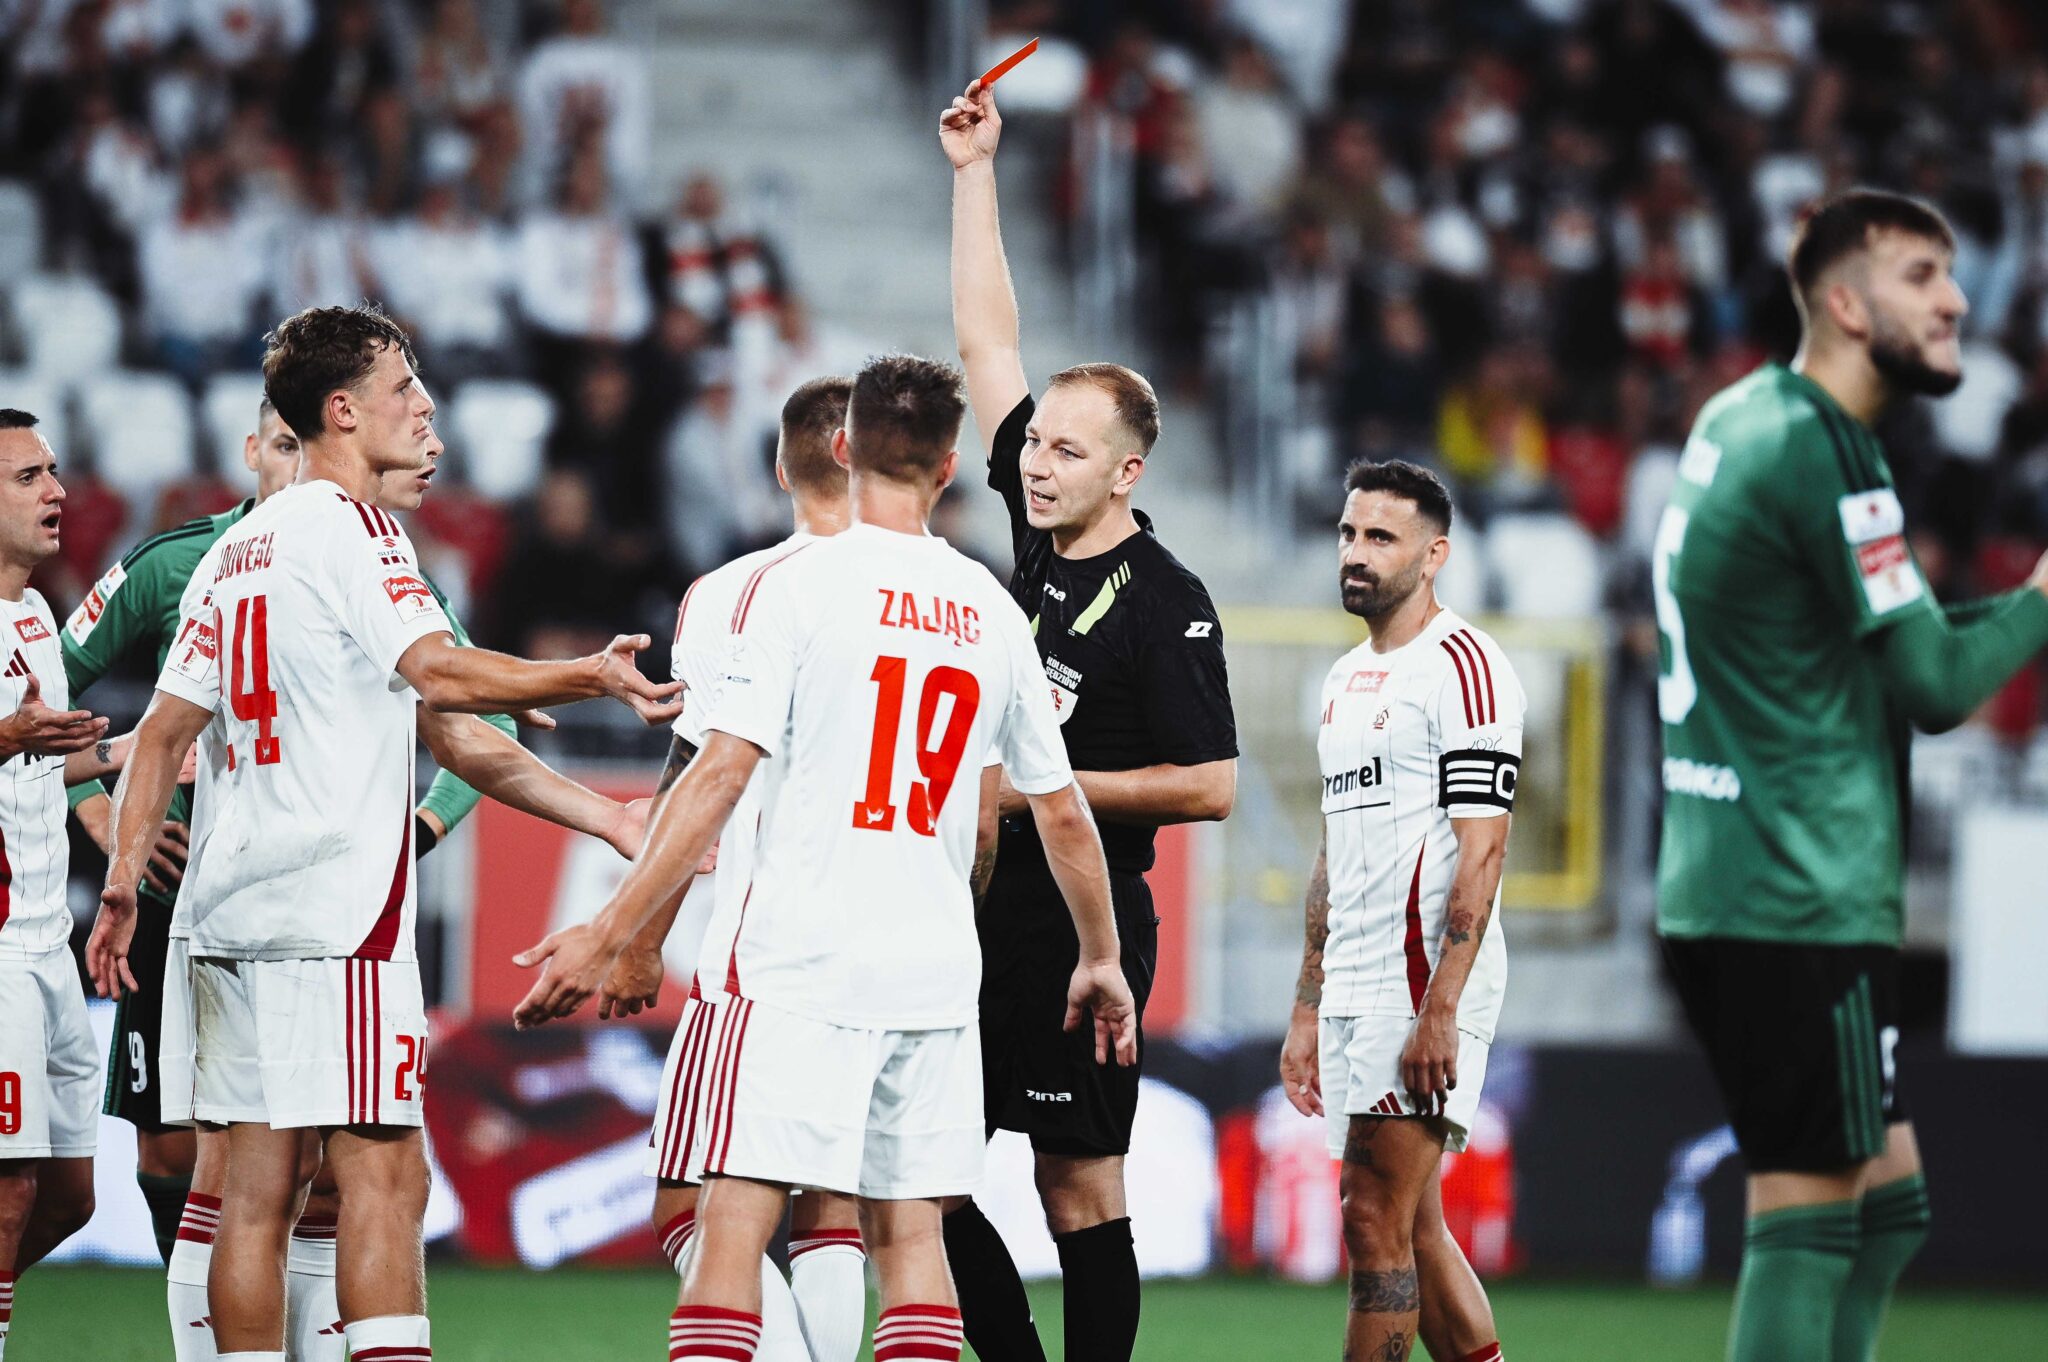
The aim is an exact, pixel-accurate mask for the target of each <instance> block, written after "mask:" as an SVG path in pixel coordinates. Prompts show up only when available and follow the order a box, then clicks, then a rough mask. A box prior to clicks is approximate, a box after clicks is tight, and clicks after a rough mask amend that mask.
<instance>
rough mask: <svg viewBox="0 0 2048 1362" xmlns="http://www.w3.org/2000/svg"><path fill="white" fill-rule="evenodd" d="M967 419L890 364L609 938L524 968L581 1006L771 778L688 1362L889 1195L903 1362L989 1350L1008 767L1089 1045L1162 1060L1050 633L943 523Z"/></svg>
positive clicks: (882, 369) (724, 1038)
mask: <svg viewBox="0 0 2048 1362" xmlns="http://www.w3.org/2000/svg"><path fill="white" fill-rule="evenodd" d="M964 409H965V402H964V399H963V397H962V395H961V389H960V378H959V375H958V373H957V372H956V371H954V370H953V369H951V368H949V367H947V366H945V365H942V364H937V363H934V362H932V361H929V360H921V359H912V358H908V357H890V358H885V359H878V360H874V361H871V362H870V363H869V364H868V365H867V367H866V368H864V369H862V370H861V372H860V374H859V375H858V376H857V377H856V378H855V379H854V384H853V395H852V399H851V401H850V403H849V405H848V410H847V423H846V428H845V430H844V431H843V432H842V433H841V434H839V435H838V436H837V437H836V438H835V440H834V454H835V457H837V458H838V459H839V460H840V461H841V462H843V463H845V464H846V465H847V466H848V468H849V470H850V497H851V500H852V504H853V520H854V523H853V526H852V528H850V529H848V530H847V531H846V532H845V533H844V534H841V535H838V536H836V537H835V538H832V539H829V540H824V541H822V542H819V543H815V544H810V545H806V546H804V547H802V548H799V549H798V550H797V551H796V552H795V553H793V554H791V555H789V556H788V557H786V558H783V559H781V560H779V561H777V562H776V563H775V564H774V565H773V566H772V567H770V568H768V569H767V570H766V571H765V572H760V573H757V574H756V576H755V578H754V580H753V581H752V582H751V583H750V584H749V585H748V587H747V589H746V590H745V591H744V592H743V593H742V594H741V596H740V599H739V602H738V604H737V606H736V608H735V611H734V616H733V635H734V637H733V643H732V648H731V651H730V653H729V654H728V657H727V660H726V663H725V665H724V667H723V668H722V669H721V670H722V671H723V673H724V674H723V676H722V677H721V678H720V679H719V681H718V683H717V684H718V693H717V694H716V695H714V696H713V697H712V699H711V702H710V706H709V712H708V713H707V714H706V716H705V720H704V728H705V732H706V735H707V736H706V740H705V744H704V748H703V750H702V751H701V752H700V753H698V755H697V759H696V760H695V761H694V762H692V763H691V765H690V769H689V771H688V772H687V773H686V774H685V775H684V776H683V779H682V781H681V782H680V783H679V784H678V785H677V786H676V788H675V790H674V791H673V792H672V793H671V795H670V797H669V799H668V801H667V803H666V804H665V805H664V806H663V808H662V809H661V810H660V811H659V812H658V813H657V814H656V816H655V821H654V825H653V827H652V830H651V831H650V834H649V838H648V844H647V846H646V848H645V849H644V850H643V851H642V852H641V855H640V857H639V858H638V859H637V860H636V861H635V863H634V867H633V869H632V871H631V872H629V873H628V875H627V877H626V880H625V882H624V883H623V884H621V886H620V888H619V891H618V893H617V894H615V895H614V896H613V899H612V901H611V902H610V903H608V904H607V905H606V906H605V908H604V909H603V910H602V911H600V912H599V914H598V916H597V918H596V919H595V920H594V921H592V922H591V923H588V924H585V925H581V926H577V927H571V928H568V929H566V930H564V931H561V932H557V933H555V934H553V935H552V936H550V937H548V938H547V939H546V940H545V941H543V942H542V943H541V944H540V945H538V946H536V947H535V948H533V949H532V950H530V951H528V952H526V953H525V954H524V955H523V956H521V957H519V959H520V960H521V962H522V963H526V964H539V963H541V962H543V961H545V962H546V964H547V970H546V972H545V973H544V974H543V976H542V977H541V979H540V980H539V981H538V982H537V983H536V984H535V985H534V988H533V990H532V992H530V993H529V994H528V995H527V997H526V999H525V1001H523V1002H522V1003H521V1004H520V1007H519V1009H518V1012H517V1014H516V1015H517V1017H518V1019H519V1020H520V1021H521V1023H522V1024H525V1025H532V1024H535V1023H538V1022H541V1021H545V1020H547V1019H548V1018H550V1017H558V1016H565V1015H567V1014H568V1013H569V1012H571V1011H573V1010H575V1008H576V1007H577V1006H579V1005H580V1004H581V1002H582V1001H583V999H585V998H587V997H588V996H590V994H591V993H593V992H594V991H596V989H597V988H598V986H599V984H600V983H601V982H602V980H603V978H604V976H605V972H606V971H607V970H608V969H609V968H610V966H611V963H612V961H613V959H614V958H615V957H616V956H617V955H618V953H619V951H620V950H621V949H623V947H624V946H625V944H626V943H627V942H628V941H629V940H631V939H632V937H633V935H634V933H635V932H637V931H638V930H639V928H640V927H641V925H642V924H643V923H645V921H646V920H647V919H648V917H650V916H651V915H652V914H653V912H654V911H655V910H656V908H657V907H658V906H659V904H660V903H661V902H662V901H663V899H664V897H665V896H666V895H667V894H669V893H671V892H672V891H673V889H674V887H675V886H676V885H677V884H678V883H679V882H680V881H681V880H682V879H683V877H684V876H686V875H687V874H688V873H689V871H690V869H691V868H692V867H693V866H695V865H696V864H697V861H698V858H699V857H701V856H702V855H703V853H704V851H705V849H706V848H707V847H708V846H709V845H710V844H711V841H712V838H713V837H714V836H716V835H717V833H718V830H719V829H720V828H721V827H723V826H724V825H725V822H726V819H727V817H728V815H729V814H730V813H731V812H732V809H733V807H734V805H735V804H736V803H737V801H738V800H739V798H740V795H741V793H742V792H743V791H744V790H745V789H746V787H747V783H748V782H749V780H751V779H752V777H753V775H754V772H755V770H756V769H757V768H758V769H760V770H761V772H762V781H763V783H762V787H761V792H760V793H761V823H760V832H759V838H758V842H757V845H756V855H755V862H754V869H753V876H752V885H751V888H750V889H749V891H748V893H747V895H746V907H745V911H744V914H743V916H742V920H741V922H740V924H739V929H738V932H737V933H736V935H735V937H734V939H733V941H732V943H731V944H730V945H729V946H725V947H723V948H722V949H721V952H720V953H721V954H722V955H723V956H724V959H723V960H722V961H721V962H715V963H714V962H712V961H709V960H707V961H706V962H705V967H704V970H703V973H705V974H708V975H709V976H710V977H713V978H717V977H720V976H723V978H724V979H725V982H726V987H727V992H728V993H729V994H730V996H729V997H728V998H727V999H726V1000H725V1001H724V1002H723V1003H721V1004H720V1006H719V1009H718V1017H719V1026H718V1034H717V1036H716V1037H714V1038H713V1040H712V1046H713V1051H712V1061H711V1066H710V1070H709V1075H710V1076H709V1081H708V1084H707V1088H706V1093H707V1101H706V1110H705V1115H704V1117H703V1122H704V1128H703V1129H702V1130H701V1131H700V1132H699V1134H698V1145H699V1154H698V1157H697V1159H696V1160H695V1162H696V1164H697V1165H699V1166H701V1167H702V1169H703V1170H704V1173H705V1185H704V1196H703V1202H702V1207H701V1213H700V1216H699V1224H698V1230H697V1234H698V1238H699V1244H698V1247H697V1251H696V1255H695V1257H694V1258H693V1260H692V1262H691V1264H690V1271H689V1275H688V1277H687V1278H686V1279H685V1280H684V1283H683V1291H682V1304H681V1305H680V1306H679V1307H678V1309H677V1310H676V1312H675V1315H674V1316H673V1317H672V1320H671V1323H670V1328H669V1357H670V1358H671V1362H713V1359H717V1360H718V1362H748V1359H751V1358H753V1357H754V1356H755V1349H756V1346H757V1344H758V1342H759V1339H760V1327H761V1321H760V1273H759V1269H758V1266H757V1265H758V1262H759V1260H760V1255H761V1253H762V1251H763V1250H764V1249H765V1248H766V1247H767V1244H768V1239H769V1236H770V1235H771V1234H772V1233H773V1231H774V1228H775V1225H776V1223H777V1221H778V1220H779V1219H780V1217H781V1215H782V1212H783V1207H784V1204H785V1202H786V1200H787V1197H788V1194H789V1191H790V1189H791V1188H793V1187H822V1188H826V1189H828V1190H832V1191H837V1192H850V1193H856V1194H858V1195H859V1196H860V1197H861V1219H862V1231H863V1234H864V1237H865V1239H866V1242H867V1246H868V1252H869V1255H870V1256H871V1258H872V1259H873V1261H874V1264H875V1268H876V1274H877V1276H878V1278H879V1280H880V1284H881V1296H882V1315H881V1322H880V1324H879V1325H878V1326H877V1327H876V1330H875V1339H874V1342H875V1357H876V1359H877V1362H896V1360H897V1359H905V1358H913V1357H914V1358H924V1359H952V1358H958V1356H959V1355H960V1346H961V1343H960V1317H959V1310H958V1306H957V1304H956V1298H955V1296H954V1292H953V1284H952V1280H951V1277H950V1275H949V1273H948V1272H947V1269H946V1260H945V1253H944V1250H943V1248H942V1245H941V1239H940V1229H939V1204H940V1199H941V1198H943V1197H945V1196H948V1195H957V1194H960V1193H965V1192H967V1191H970V1190H972V1189H973V1187H974V1186H975V1184H976V1183H977V1182H978V1181H979V1179H980V1176H981V1165H982V1148H983V1142H984V1135H983V1127H982V1120H981V1076H980V1062H979V1053H980V1052H979V1048H978V1046H979V1039H978V1036H977V1034H976V1024H975V1008H976V994H977V990H978V987H979V983H980V975H981V958H980V948H979V946H978V944H977V940H976V937H975V931H974V917H973V906H972V891H971V889H970V868H969V863H970V860H971V858H972V857H973V855H974V848H975V838H976V830H977V826H978V824H979V822H980V816H979V814H980V811H979V809H978V807H977V801H976V799H975V795H976V793H977V789H976V787H977V785H978V784H979V783H980V782H979V780H978V779H977V777H978V776H979V775H980V774H981V771H982V767H983V765H985V763H984V762H983V760H982V759H983V758H984V757H985V756H987V755H988V754H989V752H990V749H991V748H992V747H993V748H995V749H997V750H998V755H999V756H1000V758H1001V761H1002V764H1003V766H1004V767H1005V769H1006V770H1007V773H1008V775H1009V779H1010V782H1011V784H1012V785H1014V786H1015V787H1016V788H1017V789H1018V790H1019V791H1021V792H1023V793H1024V794H1025V795H1026V797H1027V798H1028V799H1029V800H1030V803H1031V808H1032V813H1033V816H1034V818H1035V820H1036V821H1037V824H1038V827H1039V829H1040V832H1041V834H1042V836H1043V837H1044V840H1045V843H1046V847H1047V851H1048V855H1049V860H1050V863H1051V866H1052V868H1053V872H1054V874H1055V876H1056V877H1057V878H1058V882H1059V885H1060V889H1061V891H1062V893H1064V894H1065V896H1066V898H1067V902H1068V905H1069V908H1070V911H1071V912H1072V914H1073V916H1074V919H1075V926H1076V930H1077V933H1078V935H1079V937H1080V940H1081V950H1080V952H1079V954H1080V959H1079V961H1078V962H1077V965H1076V967H1075V970H1074V974H1073V979H1072V982H1071V984H1070V986H1069V989H1068V995H1067V997H1068V1008H1067V1012H1068V1016H1067V1020H1068V1024H1069V1025H1079V1024H1081V1022H1082V1018H1083V1016H1084V1014H1087V1013H1089V1012H1091V1011H1092V1013H1093V1027H1094V1031H1095V1048H1096V1058H1097V1060H1098V1062H1108V1061H1109V1059H1110V1057H1111V1055H1112V1052H1113V1053H1114V1057H1115V1060H1116V1062H1118V1063H1122V1064H1129V1063H1133V1062H1135V1060H1136V1058H1137V1035H1136V1011H1135V1008H1134V1006H1133V1003H1132V999H1131V993H1130V987H1129V985H1128V984H1127V983H1126V982H1125V980H1124V977H1123V971H1122V969H1121V968H1120V966H1119V965H1118V943H1117V937H1116V929H1115V925H1114V919H1113V918H1112V916H1111V913H1110V905H1109V881H1108V871H1107V868H1106V866H1105V863H1104V860H1103V854H1102V843H1101V839H1100V837H1099V836H1098V835H1097V833H1096V831H1095V826H1094V821H1093V819H1092V818H1091V816H1090V815H1089V813H1088V808H1087V803H1086V801H1085V800H1084V799H1083V798H1082V797H1081V794H1080V790H1079V787H1078V786H1076V785H1075V784H1074V778H1073V772H1072V770H1071V768H1070V767H1069V766H1068V764H1067V759H1066V754H1065V751H1064V748H1063V745H1062V743H1061V741H1060V734H1059V727H1058V723H1057V721H1056V720H1055V718H1054V716H1053V710H1052V703H1051V697H1050V696H1049V694H1048V693H1047V691H1046V687H1045V683H1044V672H1043V670H1042V669H1041V668H1040V667H1039V665H1038V655H1037V651H1036V649H1035V648H1034V647H1033V646H1032V642H1031V635H1030V628H1029V626H1028V624H1027V623H1026V622H1025V619H1024V615H1023V612H1022V611H1020V610H1019V609H1018V608H1017V606H1016V604H1015V603H1014V602H1013V601H1011V599H1010V597H1009V594H1008V593H1007V592H1006V591H1005V590H1004V589H1003V588H1002V586H1001V584H1000V583H998V582H997V581H996V580H995V578H994V577H992V576H990V575H989V573H988V572H987V570H985V569H983V568H981V567H979V566H978V565H976V564H975V563H973V562H972V561H971V560H970V559H968V558H966V557H964V556H963V555H961V554H959V553H957V552H955V551H954V550H953V549H952V548H950V547H948V546H947V545H946V544H945V543H944V541H942V540H938V539H934V538H932V537H931V536H930V534H929V532H928V531H927V530H926V528H925V526H926V522H927V520H928V519H929V516H930V513H931V507H932V503H933V502H934V501H935V500H936V499H937V497H938V495H939V493H940V491H941V490H943V489H944V487H945V486H946V484H947V483H948V482H949V481H951V479H952V477H953V474H954V472H955V470H956V467H957V464H958V455H957V453H956V452H955V449H954V444H955V441H956V440H957V438H958V436H959V432H960V421H961V417H962V415H963V412H964ZM963 769H964V770H965V772H966V773H967V779H965V780H961V779H959V776H960V775H961V773H962V771H963Z"/></svg>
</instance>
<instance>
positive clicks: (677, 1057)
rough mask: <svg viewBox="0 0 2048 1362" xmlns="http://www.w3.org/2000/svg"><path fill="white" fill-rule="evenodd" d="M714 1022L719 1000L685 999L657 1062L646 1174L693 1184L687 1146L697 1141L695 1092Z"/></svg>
mask: <svg viewBox="0 0 2048 1362" xmlns="http://www.w3.org/2000/svg"><path fill="white" fill-rule="evenodd" d="M717 1025H718V1004H717V1003H716V1002H714V1001H713V1000H712V999H709V998H698V997H694V996H693V997H689V998H685V999H684V1000H683V1016H682V1020H680V1021H678V1022H677V1023H676V1034H675V1038H674V1039H672V1040H670V1041H669V1043H668V1059H667V1060H666V1061H665V1062H664V1063H663V1064H662V1066H661V1095H660V1096H659V1097H658V1098H657V1099H656V1100H655V1105H654V1134H653V1135H652V1136H651V1137H650V1138H649V1139H648V1142H647V1143H648V1149H647V1176H648V1177H650V1178H663V1179H666V1180H667V1181H669V1182H693V1181H695V1179H694V1178H693V1177H692V1176H691V1173H690V1150H691V1148H692V1147H693V1146H694V1145H695V1144H696V1134H697V1125H698V1120H697V1117H698V1111H699V1101H698V1098H699V1095H700V1092H701V1084H702V1080H703V1075H704V1068H705V1065H706V1064H708V1063H709V1062H710V1059H711V1042H712V1040H713V1038H714V1036H715V1034H716V1031H715V1028H716V1027H717Z"/></svg>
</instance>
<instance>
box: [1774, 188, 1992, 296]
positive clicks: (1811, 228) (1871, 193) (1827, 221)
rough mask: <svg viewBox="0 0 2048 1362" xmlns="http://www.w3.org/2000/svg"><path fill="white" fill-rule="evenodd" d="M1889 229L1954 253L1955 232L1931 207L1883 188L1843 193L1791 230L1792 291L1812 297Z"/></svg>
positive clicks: (1788, 268)
mask: <svg viewBox="0 0 2048 1362" xmlns="http://www.w3.org/2000/svg"><path fill="white" fill-rule="evenodd" d="M1887 231H1889V232H1904V233H1906V234H1907V235H1909V236H1917V237H1922V238H1924V239H1926V240H1928V241H1934V242H1939V243H1940V244H1941V246H1942V248H1943V249H1944V250H1946V251H1948V252H1949V253H1950V254H1951V255H1953V254H1954V253H1955V249H1956V234H1955V232H1954V231H1953V230H1951V229H1950V227H1949V225H1948V220H1947V219H1946V218H1944V217H1942V215H1941V210H1940V209H1938V208H1936V207H1935V206H1934V205H1933V204H1930V203H1927V202H1926V201H1924V200H1922V199H1916V198H1911V197H1909V196H1907V195H1905V194H1893V193H1890V192H1888V191H1886V190H1882V189H1845V190H1843V191H1841V192H1840V193H1838V194H1831V195H1829V196H1828V197H1827V198H1825V199H1822V200H1821V201H1820V202H1819V203H1817V204H1815V205H1814V206H1813V207H1812V208H1811V209H1810V210H1809V211H1808V212H1807V214H1806V216H1805V218H1804V219H1803V220H1802V221H1801V222H1800V223H1799V225H1798V227H1797V228H1795V229H1794V231H1793V233H1792V250H1791V253H1790V254H1789V255H1788V256H1787V257H1786V261H1785V269H1786V272H1787V273H1789V274H1790V275H1791V276H1792V291H1793V293H1795V294H1796V295H1798V296H1799V297H1800V298H1801V299H1805V298H1808V297H1810V296H1812V293H1813V289H1814V286H1815V285H1817V284H1819V283H1820V278H1821V276H1822V275H1824V274H1826V273H1827V272H1828V270H1830V269H1831V268H1833V267H1834V266H1835V264H1837V263H1838V262H1839V261H1842V260H1845V259H1847V258H1848V257H1849V256H1851V255H1854V254H1856V253H1857V252H1858V251H1861V250H1864V249H1866V248H1867V247H1868V246H1869V245H1870V241H1871V238H1872V237H1873V236H1875V235H1876V234H1877V233H1879V232H1887Z"/></svg>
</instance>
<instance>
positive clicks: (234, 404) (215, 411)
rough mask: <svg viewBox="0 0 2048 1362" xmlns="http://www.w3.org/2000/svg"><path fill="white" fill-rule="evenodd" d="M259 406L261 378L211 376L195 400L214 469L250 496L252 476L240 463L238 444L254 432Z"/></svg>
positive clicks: (253, 480) (240, 447)
mask: <svg viewBox="0 0 2048 1362" xmlns="http://www.w3.org/2000/svg"><path fill="white" fill-rule="evenodd" d="M262 402H263V376H262V375H261V374H215V375H214V376H213V377H212V378H210V379H208V380H207V381H206V391H205V392H204V393H202V394H201V395H200V398H199V420H200V423H201V424H202V425H203V426H204V427H205V437H204V438H205V440H206V445H207V447H208V448H209V449H211V450H212V451H213V457H214V467H215V468H217V469H218V470H219V471H220V475H221V477H222V478H223V479H224V480H225V481H226V482H228V483H229V484H230V485H232V486H235V487H240V488H242V489H244V490H245V491H248V492H252V493H253V492H254V491H255V490H256V475H255V474H254V473H251V472H250V471H249V469H248V467H247V465H245V464H244V463H243V462H242V441H243V440H244V439H245V438H247V437H248V435H249V433H250V432H251V431H253V430H255V429H256V412H257V408H258V407H259V406H260V405H261V404H262Z"/></svg>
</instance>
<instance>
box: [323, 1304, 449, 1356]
mask: <svg viewBox="0 0 2048 1362" xmlns="http://www.w3.org/2000/svg"><path fill="white" fill-rule="evenodd" d="M343 1337H344V1338H345V1339H346V1340H347V1343H348V1355H349V1358H350V1362H433V1359H434V1350H433V1349H432V1348H431V1347H429V1346H428V1343H429V1340H430V1339H431V1337H432V1335H431V1334H430V1333H429V1332H428V1327H427V1317H426V1316H425V1315H378V1316H377V1317H376V1318H374V1319H358V1320H352V1321H350V1322H349V1324H348V1325H346V1326H345V1328H344V1330H343Z"/></svg>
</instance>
